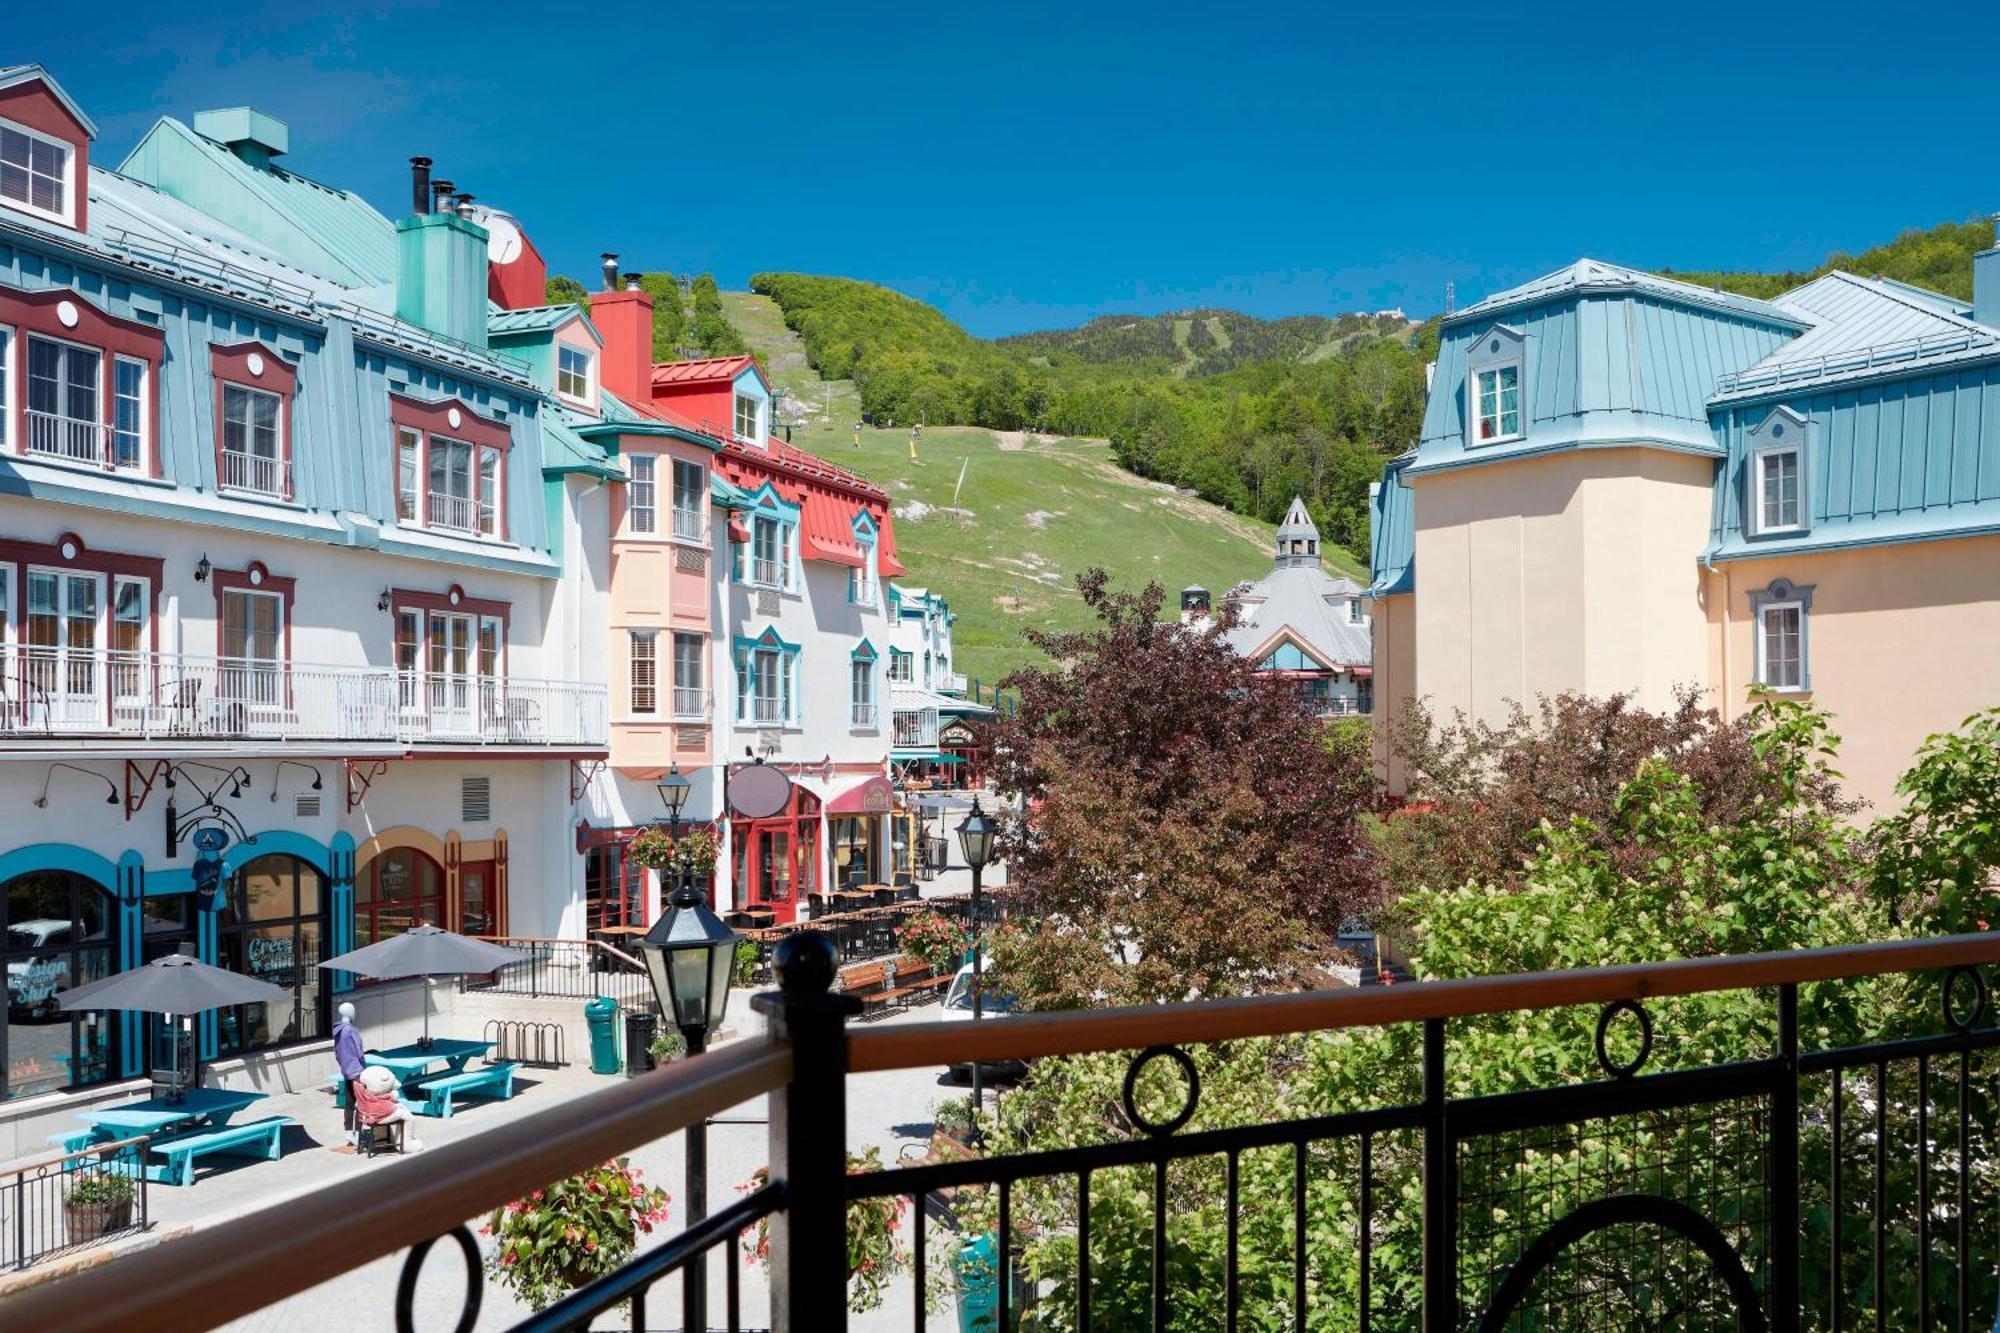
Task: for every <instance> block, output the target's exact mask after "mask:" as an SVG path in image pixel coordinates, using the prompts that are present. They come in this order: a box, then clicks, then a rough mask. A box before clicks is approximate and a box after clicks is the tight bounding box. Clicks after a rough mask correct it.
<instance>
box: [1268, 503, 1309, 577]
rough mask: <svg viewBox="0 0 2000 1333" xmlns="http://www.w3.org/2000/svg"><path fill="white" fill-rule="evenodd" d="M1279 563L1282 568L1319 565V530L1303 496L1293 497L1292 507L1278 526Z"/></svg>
mask: <svg viewBox="0 0 2000 1333" xmlns="http://www.w3.org/2000/svg"><path fill="white" fill-rule="evenodd" d="M1277 562H1278V565H1279V567H1280V568H1283V567H1285V566H1288V565H1317V564H1318V563H1319V528H1318V526H1317V525H1316V524H1314V523H1313V521H1312V515H1311V514H1308V513H1307V512H1306V502H1305V500H1304V498H1303V497H1301V496H1297V495H1295V496H1293V497H1292V507H1291V508H1289V509H1287V510H1286V511H1285V518H1284V521H1283V522H1281V523H1279V524H1278V549H1277Z"/></svg>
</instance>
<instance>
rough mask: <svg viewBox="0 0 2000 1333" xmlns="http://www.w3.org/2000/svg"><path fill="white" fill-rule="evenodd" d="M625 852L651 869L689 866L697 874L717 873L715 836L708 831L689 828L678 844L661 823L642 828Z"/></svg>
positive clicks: (634, 835)
mask: <svg viewBox="0 0 2000 1333" xmlns="http://www.w3.org/2000/svg"><path fill="white" fill-rule="evenodd" d="M625 853H626V855H628V856H630V857H631V858H632V859H633V860H634V861H637V862H638V863H639V864H640V865H642V866H644V867H646V868H647V869H648V870H672V869H674V868H675V867H676V866H678V865H682V864H685V865H686V866H687V868H688V869H689V870H690V871H693V872H694V873H695V874H697V875H706V874H710V873H712V872H713V871H714V870H715V857H716V846H715V835H714V834H713V833H710V832H709V831H708V830H707V829H705V828H697V829H689V830H688V831H687V832H686V833H683V834H681V836H680V840H679V841H678V842H676V841H675V840H674V838H673V836H672V835H671V834H669V833H668V832H667V831H666V830H665V829H664V828H661V827H660V826H659V825H658V824H654V825H651V826H650V827H647V828H643V829H640V830H639V831H638V832H637V833H635V834H633V835H632V841H630V842H628V843H627V844H625Z"/></svg>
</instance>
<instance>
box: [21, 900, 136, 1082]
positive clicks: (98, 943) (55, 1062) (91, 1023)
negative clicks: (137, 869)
mask: <svg viewBox="0 0 2000 1333" xmlns="http://www.w3.org/2000/svg"><path fill="white" fill-rule="evenodd" d="M0 911H4V913H5V918H6V930H7V934H6V945H5V947H4V949H0V961H4V963H5V965H6V969H7V1026H6V1030H5V1057H6V1066H5V1068H6V1080H5V1083H4V1085H0V1096H5V1097H9V1098H12V1097H28V1096H32V1095H34V1094H35V1093H38V1092H51V1091H54V1090H56V1089H58V1088H76V1087H82V1086H84V1085H85V1084H89V1083H101V1082H103V1081H104V1080H105V1079H107V1078H109V1077H110V1076H111V1054H112V1033H113V1030H114V1029H115V1027H116V1026H117V1025H116V1023H115V1022H114V1021H113V1018H112V1015H110V1014H108V1013H106V1012H104V1011H102V1010H95V1009H90V1010H84V1011H82V1012H80V1013H74V1014H70V1013H64V1012H62V1011H61V1010H59V1009H57V1008H56V1004H55V995H56V992H57V991H60V990H66V989H68V988H69V987H71V986H81V985H83V984H84V983H85V982H87V981H96V980H97V979H98V978H100V977H104V976H108V975H110V973H111V971H112V949H111V945H112V940H111V931H112V924H111V923H112V921H113V916H112V911H111V899H110V898H109V897H108V896H107V895H106V893H105V891H104V890H103V889H102V888H100V887H99V886H98V885H97V884H96V883H94V882H92V881H91V880H88V879H85V878H84V877H83V876H81V875H73V874H70V873H69V872H67V871H62V870H42V871H35V872H33V873H31V874H26V875H21V876H18V877H17V878H15V879H12V880H9V881H8V882H7V883H6V884H5V885H0Z"/></svg>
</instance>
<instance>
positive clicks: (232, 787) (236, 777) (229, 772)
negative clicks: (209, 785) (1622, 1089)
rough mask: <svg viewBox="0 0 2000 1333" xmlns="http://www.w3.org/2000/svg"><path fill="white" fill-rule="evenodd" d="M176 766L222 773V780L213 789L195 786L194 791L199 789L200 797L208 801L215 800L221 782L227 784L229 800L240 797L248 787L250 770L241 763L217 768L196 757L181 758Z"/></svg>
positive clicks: (220, 787)
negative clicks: (204, 789) (231, 766)
mask: <svg viewBox="0 0 2000 1333" xmlns="http://www.w3.org/2000/svg"><path fill="white" fill-rule="evenodd" d="M177 767H179V768H182V769H189V768H198V769H201V770H202V771H204V772H208V773H220V774H221V775H222V782H218V783H216V784H215V787H214V789H213V790H209V791H202V789H201V787H200V785H199V784H196V786H195V790H196V791H201V794H202V799H203V800H205V801H208V802H210V803H213V802H214V801H215V799H216V793H217V792H220V791H221V790H222V783H223V782H226V783H228V784H229V796H230V799H231V800H235V799H238V798H240V797H241V796H242V795H243V793H244V792H246V791H248V790H249V789H250V770H249V769H247V768H245V767H243V765H241V764H238V765H236V767H234V768H218V767H216V766H215V765H214V764H204V763H202V762H200V761H199V760H196V759H183V760H181V762H180V763H179V765H177Z"/></svg>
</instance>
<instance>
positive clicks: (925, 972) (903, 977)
mask: <svg viewBox="0 0 2000 1333" xmlns="http://www.w3.org/2000/svg"><path fill="white" fill-rule="evenodd" d="M934 979H935V978H933V977H932V975H931V965H930V964H929V963H926V962H925V961H923V960H922V959H921V958H910V957H907V956H905V957H902V958H898V959H897V960H896V974H895V977H894V979H893V984H892V985H891V986H890V988H889V991H888V994H887V996H886V997H885V998H887V999H888V1001H889V1002H890V1003H891V1004H893V1003H895V1002H896V1001H898V1000H900V1001H902V1002H903V1003H905V1004H908V1003H909V1002H910V999H911V997H912V996H923V997H925V998H929V996H930V994H931V984H930V983H931V982H932V981H933V980H934Z"/></svg>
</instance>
